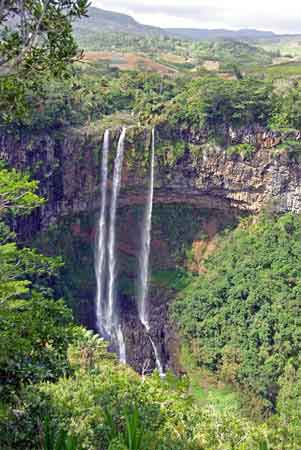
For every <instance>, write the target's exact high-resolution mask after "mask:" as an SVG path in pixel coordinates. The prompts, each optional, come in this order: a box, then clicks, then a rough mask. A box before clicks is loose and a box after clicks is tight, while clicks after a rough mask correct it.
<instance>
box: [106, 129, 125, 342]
mask: <svg viewBox="0 0 301 450" xmlns="http://www.w3.org/2000/svg"><path fill="white" fill-rule="evenodd" d="M125 135H126V128H123V130H122V133H121V135H120V138H119V142H118V147H117V154H116V158H115V163H114V174H113V188H112V198H111V207H110V225H109V241H108V268H109V274H108V276H109V279H108V307H107V312H106V329H107V330H108V332H109V335H110V337H112V334H113V332H114V330H116V335H117V337H118V335H119V336H120V334H122V329H121V328H120V327H119V320H118V319H119V318H118V312H117V310H116V301H115V281H116V249H115V244H116V242H115V241H116V213H117V201H118V195H119V191H120V185H121V175H122V164H123V155H124V141H125ZM117 327H119V328H120V330H119V331H118V328H117ZM118 343H119V344H121V341H120V342H119V339H118Z"/></svg>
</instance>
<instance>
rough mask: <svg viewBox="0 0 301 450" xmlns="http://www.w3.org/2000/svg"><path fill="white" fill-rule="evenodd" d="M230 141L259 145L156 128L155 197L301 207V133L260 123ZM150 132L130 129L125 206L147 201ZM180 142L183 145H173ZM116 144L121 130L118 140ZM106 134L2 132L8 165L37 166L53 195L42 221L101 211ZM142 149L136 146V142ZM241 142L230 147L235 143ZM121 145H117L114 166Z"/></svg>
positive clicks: (244, 206) (202, 203)
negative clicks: (223, 143) (295, 146)
mask: <svg viewBox="0 0 301 450" xmlns="http://www.w3.org/2000/svg"><path fill="white" fill-rule="evenodd" d="M227 133H228V140H230V142H228V144H230V145H232V146H233V145H236V147H237V144H245V145H251V146H252V147H253V150H252V153H251V154H247V155H243V154H239V149H238V151H237V150H235V151H232V152H229V149H227V150H225V149H222V148H221V147H220V146H219V145H217V144H216V143H210V141H209V142H208V136H207V135H206V133H204V132H192V131H189V130H166V129H159V130H158V145H157V167H156V185H155V196H154V201H155V202H156V203H185V204H194V205H197V206H199V207H205V208H215V209H222V210H225V209H229V208H230V209H231V208H235V209H238V210H241V211H250V212H254V213H256V212H258V211H260V209H262V208H263V207H264V206H265V205H266V204H269V203H273V204H274V207H275V208H276V210H278V211H289V210H290V211H294V212H300V211H301V183H300V180H301V167H300V165H299V164H298V161H297V158H298V155H297V154H296V152H294V151H292V150H291V148H290V143H291V142H298V141H299V140H300V134H299V133H292V134H282V135H280V134H279V133H272V132H268V131H266V130H263V129H261V128H259V127H254V128H252V129H242V130H236V131H233V130H228V131H227ZM148 138H149V136H148V133H147V132H146V131H145V130H143V129H138V128H137V129H131V130H129V135H128V141H127V150H126V151H127V155H126V160H125V165H124V172H123V186H122V197H121V205H123V206H124V205H134V204H143V203H144V202H145V191H146V190H145V185H146V183H147V180H148V166H147V160H148V152H147V150H146V147H145V146H146V142H147V141H148ZM177 142H178V143H179V142H180V143H181V146H182V147H181V149H180V151H178V154H177V152H175V154H173V147H174V146H175V145H177V144H176V143H177ZM115 143H116V133H115V134H114V136H113V145H114V144H115ZM101 146H102V135H101V131H100V130H97V129H92V130H91V129H82V130H65V131H64V132H62V133H61V134H55V133H52V134H40V135H37V136H34V137H33V136H32V135H28V134H23V135H21V136H18V137H16V136H15V135H13V134H8V133H3V134H2V135H1V136H0V157H1V158H4V159H6V160H7V161H8V162H9V164H10V165H13V166H15V167H17V168H20V169H24V168H28V167H31V171H32V172H33V174H34V176H35V177H36V178H38V179H39V180H40V181H41V193H42V194H43V195H45V196H46V198H47V199H48V202H47V204H46V205H45V206H44V207H43V208H42V210H41V213H40V216H39V218H37V219H36V222H37V223H36V225H37V226H38V227H39V228H46V227H47V226H48V225H49V224H51V223H54V222H55V221H56V219H57V218H58V217H61V216H66V215H70V214H78V213H81V212H87V211H93V210H94V211H96V210H98V209H99V202H100V161H101ZM137 147H138V148H137ZM231 148H233V149H235V147H230V149H231ZM114 154H115V150H113V148H112V151H111V167H112V162H113V158H114Z"/></svg>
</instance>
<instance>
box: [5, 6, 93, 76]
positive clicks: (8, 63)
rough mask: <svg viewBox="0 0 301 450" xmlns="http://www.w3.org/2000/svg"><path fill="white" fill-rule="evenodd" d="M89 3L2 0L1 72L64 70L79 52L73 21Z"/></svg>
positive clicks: (8, 73)
mask: <svg viewBox="0 0 301 450" xmlns="http://www.w3.org/2000/svg"><path fill="white" fill-rule="evenodd" d="M87 7H88V2H87V0H60V1H57V0H17V1H12V0H2V1H1V3H0V24H1V29H0V68H1V72H0V75H1V76H7V75H12V74H13V75H15V74H16V73H20V72H22V73H24V72H26V73H28V72H30V71H37V72H41V71H45V70H50V71H51V72H53V73H54V74H57V73H59V72H61V71H64V68H65V66H66V63H68V62H70V61H72V60H73V59H74V58H75V57H76V56H77V54H78V51H77V46H76V43H75V41H74V38H73V36H72V26H71V22H72V21H73V20H74V19H77V18H80V17H81V16H83V15H85V13H86V11H87Z"/></svg>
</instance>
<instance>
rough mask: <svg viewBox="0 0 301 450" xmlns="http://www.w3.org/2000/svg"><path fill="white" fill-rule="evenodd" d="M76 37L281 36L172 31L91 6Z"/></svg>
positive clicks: (272, 35)
mask: <svg viewBox="0 0 301 450" xmlns="http://www.w3.org/2000/svg"><path fill="white" fill-rule="evenodd" d="M74 28H75V33H76V35H79V36H81V35H87V34H93V33H107V32H110V33H129V34H140V35H141V34H143V35H153V36H154V35H157V36H159V35H160V36H170V37H175V38H180V39H189V40H191V39H192V40H213V39H220V38H221V39H234V40H242V39H250V40H257V39H273V38H277V36H278V35H277V34H275V33H273V32H272V31H259V30H255V29H242V30H238V31H232V30H226V29H217V30H209V29H193V28H191V29H190V28H168V29H163V28H159V27H152V26H149V25H143V24H141V23H139V22H137V21H136V20H135V19H133V17H131V16H129V15H127V14H121V13H117V12H113V11H107V10H104V9H100V8H95V7H90V8H89V12H88V17H85V18H82V19H81V20H79V21H77V22H76V23H75V26H74Z"/></svg>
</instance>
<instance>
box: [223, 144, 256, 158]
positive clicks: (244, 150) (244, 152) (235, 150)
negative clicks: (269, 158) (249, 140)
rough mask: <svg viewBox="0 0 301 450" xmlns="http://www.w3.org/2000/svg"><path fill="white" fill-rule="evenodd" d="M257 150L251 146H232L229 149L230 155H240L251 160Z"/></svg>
mask: <svg viewBox="0 0 301 450" xmlns="http://www.w3.org/2000/svg"><path fill="white" fill-rule="evenodd" d="M255 151H256V148H255V147H254V146H253V145H251V144H238V145H231V146H230V147H228V148H227V153H228V154H229V155H240V156H242V157H246V158H251V157H252V155H253V153H254V152H255Z"/></svg>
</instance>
